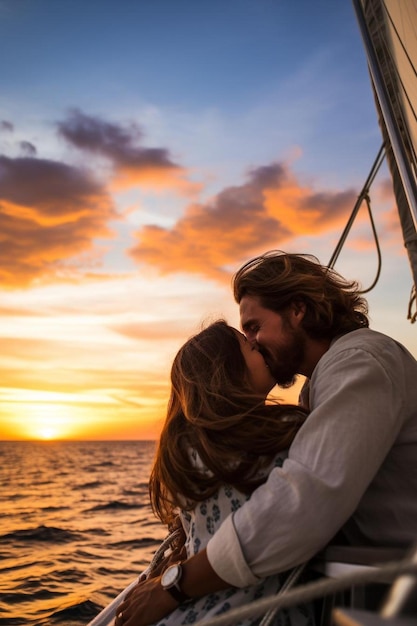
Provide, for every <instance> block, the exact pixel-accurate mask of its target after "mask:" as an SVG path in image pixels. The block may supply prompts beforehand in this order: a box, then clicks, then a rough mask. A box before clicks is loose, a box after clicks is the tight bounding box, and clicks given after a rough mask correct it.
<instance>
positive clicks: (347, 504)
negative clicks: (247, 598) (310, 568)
mask: <svg viewBox="0 0 417 626" xmlns="http://www.w3.org/2000/svg"><path fill="white" fill-rule="evenodd" d="M361 341H362V339H361ZM339 342H340V344H339ZM351 343H352V342H350V343H349V341H347V340H345V339H344V338H342V339H340V340H339V341H338V342H336V345H338V344H339V347H338V348H337V349H333V350H332V349H331V350H330V351H329V352H328V353H326V355H325V356H324V357H323V358H322V360H321V362H320V363H319V365H318V366H317V367H316V370H315V371H314V373H313V376H312V379H311V385H310V390H311V398H310V399H311V402H312V405H311V408H312V412H311V413H310V415H309V417H308V418H307V420H306V422H305V424H304V425H303V426H302V428H301V429H300V431H299V433H298V434H297V436H296V438H295V440H294V442H293V444H292V446H291V449H290V453H289V458H288V459H287V460H286V461H285V462H284V465H283V467H282V468H275V469H274V470H272V472H271V474H270V476H269V479H268V481H267V482H266V483H265V484H264V485H262V486H260V487H259V488H258V489H257V490H256V491H255V492H254V493H253V494H252V496H251V498H250V500H249V501H248V502H246V503H245V504H244V505H243V506H242V507H241V508H240V509H239V510H238V511H236V513H235V514H234V516H233V520H232V521H231V520H230V519H227V520H226V522H225V523H223V525H222V526H221V527H220V529H219V530H218V531H217V532H216V534H215V535H214V537H212V539H211V540H210V542H209V544H208V546H207V553H208V558H209V560H210V563H211V566H212V567H213V569H214V570H215V571H216V572H217V574H218V575H219V576H220V577H222V578H223V579H224V580H227V581H228V582H229V583H230V584H231V585H234V586H245V584H252V582H253V580H254V577H255V578H256V577H265V576H268V575H270V574H272V573H277V572H279V571H285V570H287V569H289V568H291V567H294V566H296V565H298V564H300V563H302V562H305V561H307V560H309V559H310V558H311V557H312V556H314V555H315V554H316V553H317V552H318V551H319V550H320V549H322V548H323V547H324V546H325V545H327V543H328V542H329V541H330V540H331V539H332V538H333V536H334V535H335V534H336V533H337V532H338V530H339V529H340V528H341V527H342V526H343V525H344V524H345V522H346V521H347V520H348V519H349V518H350V517H351V515H352V514H353V513H354V511H355V509H356V508H357V506H358V504H359V502H360V500H361V498H362V496H363V494H364V492H365V491H366V490H367V488H368V486H369V484H370V482H371V481H372V480H373V478H374V477H375V474H376V473H377V472H378V470H379V468H380V466H381V465H382V463H383V461H384V458H385V457H386V455H387V454H388V452H389V450H390V449H391V447H392V446H393V444H394V442H395V440H396V438H397V435H398V432H399V430H400V429H401V427H402V423H403V421H404V415H403V411H402V406H403V404H402V403H403V397H402V393H401V392H400V390H401V389H402V386H403V380H402V379H401V377H402V367H401V363H400V362H399V359H398V356H397V355H398V351H397V350H396V349H395V346H394V345H393V342H392V341H391V340H389V339H388V340H387V344H386V345H384V347H383V350H381V353H382V354H379V353H378V351H377V352H376V354H375V353H373V351H372V350H368V349H366V347H365V349H363V348H362V347H358V345H359V346H361V343H359V340H356V344H355V345H354V346H353V347H352V346H351ZM239 550H240V551H241V553H242V554H243V559H244V561H245V563H246V567H242V564H241V562H240V559H238V558H232V557H231V556H229V553H230V552H231V551H232V552H233V554H234V555H236V554H237V553H238V551H239ZM225 553H226V558H225Z"/></svg>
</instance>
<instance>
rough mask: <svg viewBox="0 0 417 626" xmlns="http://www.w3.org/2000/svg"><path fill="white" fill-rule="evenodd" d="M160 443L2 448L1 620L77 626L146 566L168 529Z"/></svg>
mask: <svg viewBox="0 0 417 626" xmlns="http://www.w3.org/2000/svg"><path fill="white" fill-rule="evenodd" d="M154 453H155V443H154V442H149V441H129V442H121V441H117V442H0V624H5V625H6V624H7V626H17V625H19V626H20V625H22V626H23V625H24V626H34V625H40V624H45V625H46V624H48V625H51V626H53V625H55V624H60V625H61V626H81V625H85V624H88V622H89V621H90V620H91V619H92V618H93V617H95V616H96V615H97V614H98V613H99V612H100V610H101V609H102V608H104V606H106V605H107V604H108V603H109V602H110V601H111V600H112V599H113V598H114V597H116V596H117V595H118V594H119V592H120V591H122V590H123V589H124V588H125V587H126V586H127V585H128V584H129V583H130V582H132V580H134V579H135V578H136V577H137V576H138V575H139V574H140V573H141V572H142V571H143V570H144V569H145V567H146V566H147V564H148V563H149V561H150V559H151V558H152V556H153V554H154V552H155V551H156V549H157V548H158V546H159V544H160V542H161V541H162V540H163V539H164V538H165V536H166V531H165V527H164V526H163V525H162V524H161V523H160V522H159V521H158V520H157V519H156V518H155V517H154V515H153V513H152V511H151V508H150V505H149V496H148V477H149V472H150V468H151V465H152V462H153V458H154Z"/></svg>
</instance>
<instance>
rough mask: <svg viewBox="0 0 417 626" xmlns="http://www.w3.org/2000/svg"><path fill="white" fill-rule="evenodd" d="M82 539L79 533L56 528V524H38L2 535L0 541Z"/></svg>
mask: <svg viewBox="0 0 417 626" xmlns="http://www.w3.org/2000/svg"><path fill="white" fill-rule="evenodd" d="M78 539H81V535H80V534H79V533H76V532H73V531H70V530H64V529H63V528H56V527H54V526H38V527H37V528H24V529H21V530H15V531H13V532H12V533H7V534H6V535H1V536H0V543H5V542H9V541H10V540H12V541H48V542H51V543H68V542H70V541H76V540H78Z"/></svg>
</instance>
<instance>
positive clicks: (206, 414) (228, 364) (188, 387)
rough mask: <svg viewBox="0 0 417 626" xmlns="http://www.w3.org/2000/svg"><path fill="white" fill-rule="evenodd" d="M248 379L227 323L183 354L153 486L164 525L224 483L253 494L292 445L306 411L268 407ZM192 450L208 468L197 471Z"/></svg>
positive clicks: (211, 330) (190, 344)
mask: <svg viewBox="0 0 417 626" xmlns="http://www.w3.org/2000/svg"><path fill="white" fill-rule="evenodd" d="M247 381H248V375H247V368H246V363H245V360H244V357H243V354H242V352H241V349H240V343H239V339H238V337H237V335H236V331H235V330H234V329H233V328H232V327H230V326H228V325H227V324H226V322H225V321H223V320H219V321H217V322H214V323H213V324H211V325H210V326H208V327H207V328H206V329H204V330H202V331H201V332H200V333H198V334H197V335H195V336H194V337H192V338H191V339H189V340H188V341H187V342H186V343H185V344H184V346H183V347H182V348H181V349H180V350H179V352H178V354H177V356H176V357H175V359H174V362H173V365H172V369H171V394H170V399H169V403H168V409H167V417H166V420H165V424H164V427H163V430H162V433H161V437H160V441H159V447H158V451H157V455H156V460H155V463H154V466H153V469H152V473H151V477H150V482H149V492H150V498H151V504H152V508H153V510H154V512H155V513H156V515H157V516H158V517H159V518H160V519H161V520H162V521H163V522H165V523H167V524H170V523H171V522H172V520H173V518H174V517H175V510H176V509H178V508H194V506H195V505H196V503H197V502H200V501H202V500H205V499H206V498H208V497H210V496H212V495H213V494H214V493H215V492H216V491H217V490H218V489H219V487H220V486H221V485H224V484H229V485H232V486H234V487H236V488H237V489H238V490H240V491H242V492H244V493H251V492H252V491H253V489H255V488H256V487H257V486H258V485H259V484H260V483H261V482H263V481H264V480H265V478H260V476H259V472H260V471H261V470H262V469H263V468H265V467H266V466H267V465H269V464H270V463H271V461H272V459H273V457H274V456H275V455H276V454H277V452H279V451H280V450H285V449H287V448H288V447H289V446H290V444H291V442H292V440H293V439H294V437H295V435H296V433H297V431H298V429H299V427H300V426H301V424H302V423H303V421H304V419H305V412H304V411H303V409H301V408H300V407H297V406H293V405H279V404H276V403H275V404H265V398H263V397H260V396H259V395H257V394H255V392H254V391H253V389H251V387H250V385H249V383H248V382H247ZM192 451H195V452H196V453H197V455H198V456H199V458H200V459H201V461H202V463H203V464H204V466H205V467H204V468H203V467H198V465H197V466H196V463H195V455H194V456H193V453H192ZM207 470H208V471H207Z"/></svg>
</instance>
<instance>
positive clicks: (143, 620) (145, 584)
mask: <svg viewBox="0 0 417 626" xmlns="http://www.w3.org/2000/svg"><path fill="white" fill-rule="evenodd" d="M177 606H178V603H177V602H176V601H175V600H174V598H173V597H172V596H171V594H170V593H168V592H167V591H164V590H163V589H162V587H161V579H160V577H157V578H150V579H148V580H144V581H141V582H139V583H138V584H137V585H136V587H133V589H131V591H130V592H129V593H128V594H127V596H126V598H125V599H124V601H123V602H122V603H121V604H120V606H119V608H118V609H117V614H116V620H115V622H114V623H115V626H147V625H148V624H153V623H154V622H158V621H159V620H161V619H162V618H163V617H165V616H166V615H168V614H169V613H171V611H173V610H174V609H176V608H177Z"/></svg>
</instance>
